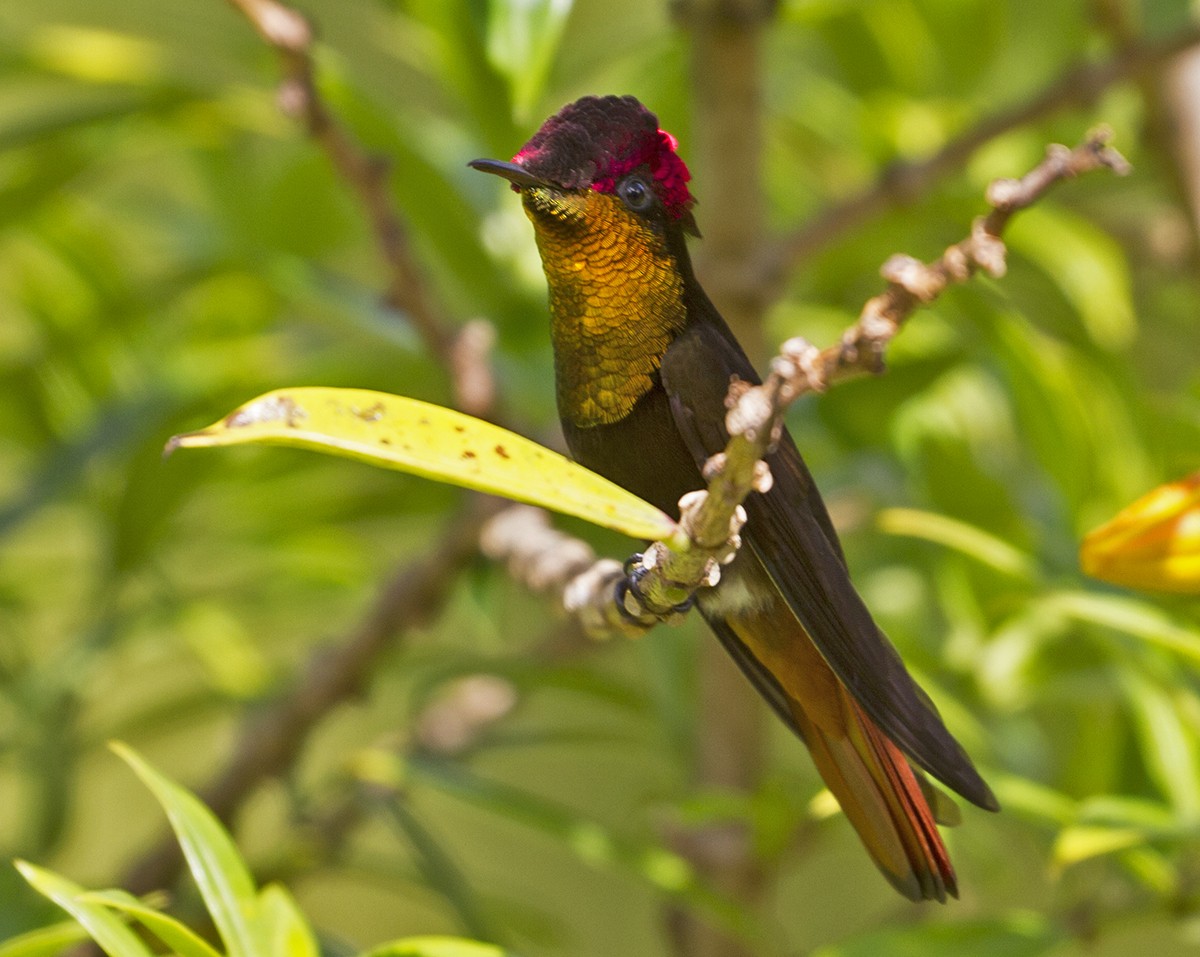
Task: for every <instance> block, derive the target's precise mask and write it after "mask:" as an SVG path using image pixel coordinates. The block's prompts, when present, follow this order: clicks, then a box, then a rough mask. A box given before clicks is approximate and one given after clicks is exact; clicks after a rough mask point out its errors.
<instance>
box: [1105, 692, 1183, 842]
mask: <svg viewBox="0 0 1200 957" xmlns="http://www.w3.org/2000/svg"><path fill="white" fill-rule="evenodd" d="M1120 682H1121V686H1122V687H1123V688H1124V690H1125V696H1126V700H1127V701H1128V702H1129V705H1130V707H1131V708H1132V710H1133V715H1134V719H1135V721H1134V724H1135V727H1136V728H1137V734H1138V740H1139V742H1140V744H1141V748H1140V750H1141V753H1142V760H1143V761H1145V763H1146V770H1147V771H1148V772H1149V775H1150V777H1151V779H1152V780H1153V781H1154V783H1155V784H1156V785H1158V787H1159V789H1160V790H1161V791H1162V793H1163V794H1165V795H1166V796H1167V797H1168V798H1169V799H1170V801H1171V804H1172V805H1173V806H1174V807H1175V809H1176V811H1177V812H1178V813H1179V814H1180V815H1182V816H1183V817H1185V818H1192V819H1194V818H1196V817H1197V814H1198V813H1200V756H1198V755H1197V753H1196V740H1195V736H1194V734H1193V732H1192V730H1191V728H1190V726H1189V723H1188V721H1187V719H1186V718H1185V717H1184V715H1183V714H1181V713H1180V710H1181V709H1180V708H1179V707H1178V706H1177V704H1176V702H1175V701H1173V700H1172V698H1171V696H1170V695H1169V694H1168V693H1167V691H1166V690H1165V689H1164V688H1162V687H1160V686H1159V685H1158V684H1157V683H1155V682H1153V681H1150V680H1148V679H1146V678H1145V677H1143V676H1142V675H1139V674H1137V673H1135V672H1132V671H1122V672H1121V674H1120Z"/></svg>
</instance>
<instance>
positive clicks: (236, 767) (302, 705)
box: [121, 496, 500, 894]
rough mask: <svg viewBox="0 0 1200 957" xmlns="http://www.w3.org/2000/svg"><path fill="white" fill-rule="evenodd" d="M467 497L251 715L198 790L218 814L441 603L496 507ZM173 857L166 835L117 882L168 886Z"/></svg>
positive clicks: (276, 764) (284, 758)
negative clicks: (431, 542)
mask: <svg viewBox="0 0 1200 957" xmlns="http://www.w3.org/2000/svg"><path fill="white" fill-rule="evenodd" d="M472 501H473V507H472V508H470V509H468V510H467V511H465V512H464V513H463V514H461V515H460V516H458V517H457V518H455V519H454V520H453V521H452V522H451V523H450V524H449V526H448V527H447V528H446V530H445V531H444V532H443V534H442V537H441V538H440V539H439V541H438V542H437V544H436V545H435V546H434V547H433V549H432V550H431V551H430V552H429V553H428V554H427V555H425V556H424V557H423V558H421V559H419V560H417V561H415V562H413V563H412V564H410V565H408V566H406V567H405V568H402V569H401V570H400V571H399V572H398V573H397V574H396V575H394V576H393V577H392V579H391V580H390V581H389V582H388V583H387V584H386V585H385V586H384V588H383V591H382V592H381V594H380V595H379V597H378V599H377V600H376V602H375V605H374V606H373V607H372V608H371V610H370V611H369V613H368V614H367V615H366V616H365V617H364V618H363V620H362V621H361V622H360V623H359V624H358V625H357V626H356V627H355V628H354V630H353V631H351V632H350V633H349V634H348V635H347V636H346V637H345V638H344V639H343V640H342V641H341V642H340V643H339V644H337V645H335V646H333V647H330V648H323V649H319V650H317V651H315V652H314V653H313V654H312V655H311V657H310V658H309V662H308V666H307V668H306V669H305V671H304V673H303V675H302V676H301V677H300V678H298V679H297V680H296V681H295V682H294V683H293V684H292V685H291V686H290V687H289V688H287V689H286V690H285V691H284V692H283V693H282V694H280V695H279V697H278V698H276V700H275V702H274V703H273V704H271V705H268V706H266V707H264V708H263V709H262V710H261V711H260V712H258V713H257V714H256V715H254V716H253V717H251V719H250V720H249V721H248V723H247V725H246V727H245V728H244V729H243V731H242V733H241V735H240V736H239V739H238V744H237V748H236V750H235V752H234V754H233V756H232V757H231V758H230V759H229V761H228V763H227V764H226V765H225V767H224V769H222V770H221V771H220V772H218V773H217V774H216V775H215V776H214V777H213V778H212V780H211V781H210V782H209V783H208V784H207V785H206V786H204V787H203V788H201V789H200V792H199V793H200V797H201V798H202V800H203V801H204V802H205V803H206V804H207V805H208V806H209V807H210V808H211V809H212V810H213V812H214V813H215V814H216V815H217V817H219V818H220V819H221V820H222V821H224V822H226V823H229V822H230V821H231V820H232V819H233V817H234V815H235V814H236V812H237V810H238V809H239V808H240V807H241V805H242V803H243V802H244V801H245V800H246V798H247V797H248V796H249V795H250V794H251V793H252V792H253V790H254V789H255V788H256V787H257V786H258V785H259V784H261V783H262V782H263V781H264V780H266V779H267V778H270V777H273V776H275V775H278V774H282V773H283V772H285V771H286V770H287V769H288V768H290V767H291V766H292V764H293V763H294V762H295V760H296V758H297V756H298V755H299V753H300V750H301V749H302V748H303V746H304V745H305V743H306V742H307V741H308V737H309V735H310V734H311V732H312V731H313V729H314V728H315V727H316V725H317V723H318V722H319V721H320V720H321V719H322V718H323V717H324V716H325V715H327V714H328V713H329V712H330V710H332V709H333V708H334V707H335V706H336V705H338V704H340V703H342V702H345V701H348V700H350V699H352V698H354V697H355V696H357V695H359V694H361V693H362V690H363V687H364V685H365V684H366V682H367V680H368V679H369V678H370V675H371V672H372V669H373V668H374V666H375V664H376V663H377V661H378V660H379V658H380V656H381V655H382V654H383V653H384V651H386V650H387V649H389V648H391V647H393V645H394V639H395V637H396V636H397V635H398V634H404V633H405V632H407V631H408V630H410V629H412V628H413V627H414V626H420V625H421V624H423V623H425V622H427V621H429V620H430V619H431V618H433V617H434V616H435V615H436V614H437V613H438V612H439V611H440V610H441V608H442V605H443V604H444V603H445V600H446V597H447V595H448V594H449V592H450V589H451V587H452V586H453V584H454V582H455V580H456V579H457V576H458V574H459V573H460V572H461V571H462V570H463V569H465V568H466V566H467V565H468V564H469V563H470V561H471V560H472V559H473V558H474V557H475V555H476V554H477V553H478V541H479V532H480V529H481V528H482V527H483V525H484V523H485V522H486V520H487V518H488V517H489V516H490V515H491V514H493V513H494V512H495V511H496V510H497V509H498V508H499V507H500V503H499V502H498V501H497V500H495V499H487V498H484V497H482V496H477V497H475V498H474V499H473V500H472ZM180 864H181V858H180V852H179V847H178V845H177V844H176V842H175V841H174V840H173V839H171V838H170V837H166V838H164V839H163V840H161V841H160V842H158V844H157V845H155V847H154V848H152V849H151V850H150V851H149V852H148V853H147V854H146V855H144V856H143V857H142V858H141V859H140V860H139V861H137V862H136V863H135V864H134V865H133V866H132V867H131V868H130V870H129V871H128V873H127V874H126V876H125V879H124V880H123V881H122V884H121V886H122V887H125V888H126V889H127V890H129V891H130V892H131V893H134V894H145V893H148V892H149V891H152V890H156V889H158V888H163V887H168V886H169V885H170V884H171V883H172V881H173V880H174V878H175V876H176V875H177V873H178V870H179V866H180Z"/></svg>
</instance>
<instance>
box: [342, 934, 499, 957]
mask: <svg viewBox="0 0 1200 957" xmlns="http://www.w3.org/2000/svg"><path fill="white" fill-rule="evenodd" d="M361 957H515V955H514V954H513V953H512V951H509V950H504V949H503V948H502V947H497V946H496V945H495V944H483V943H480V942H479V941H477V940H467V939H465V938H462V937H405V938H404V939H403V940H394V941H392V942H391V943H390V944H383V945H382V946H380V947H376V948H375V949H373V950H369V951H367V952H366V953H365V954H363V955H361Z"/></svg>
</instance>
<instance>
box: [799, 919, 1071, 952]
mask: <svg viewBox="0 0 1200 957" xmlns="http://www.w3.org/2000/svg"><path fill="white" fill-rule="evenodd" d="M1065 936H1066V934H1065V932H1064V930H1063V929H1062V928H1061V927H1059V926H1058V925H1057V924H1055V923H1053V922H1052V921H1050V920H1049V919H1048V918H1046V917H1043V916H1042V915H1040V914H1033V913H1024V912H1021V913H1016V914H1010V915H1007V916H1005V917H1001V918H998V919H991V920H972V921H955V922H953V923H945V924H918V925H915V926H907V927H900V928H896V929H892V930H884V931H877V932H875V933H870V934H863V935H862V936H860V937H854V938H851V939H850V940H848V941H844V942H842V943H840V944H834V945H833V946H832V947H822V948H820V949H819V950H817V951H814V952H813V955H812V957H879V955H881V954H886V955H887V957H961V955H963V954H970V955H971V957H1038V955H1040V954H1046V953H1049V952H1050V951H1052V950H1054V949H1055V948H1056V947H1057V946H1058V945H1059V944H1060V943H1061V942H1062V940H1063V939H1064V937H1065Z"/></svg>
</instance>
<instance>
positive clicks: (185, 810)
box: [111, 742, 263, 957]
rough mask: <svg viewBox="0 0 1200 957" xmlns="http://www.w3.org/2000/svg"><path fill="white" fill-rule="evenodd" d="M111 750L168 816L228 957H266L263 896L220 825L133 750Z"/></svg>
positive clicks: (118, 745)
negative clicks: (258, 922) (260, 915)
mask: <svg viewBox="0 0 1200 957" xmlns="http://www.w3.org/2000/svg"><path fill="white" fill-rule="evenodd" d="M111 747H112V749H113V750H114V751H115V752H116V753H117V754H118V755H120V757H121V758H122V759H123V760H124V761H125V762H126V763H127V764H128V765H129V766H130V767H131V768H133V770H134V772H136V774H137V776H138V777H140V778H141V779H142V781H143V782H144V783H145V785H146V786H147V787H148V788H149V789H150V790H151V791H152V792H153V793H154V796H155V797H156V798H157V799H158V802H159V804H161V805H162V806H163V810H165V811H166V812H167V818H168V819H169V820H170V822H171V828H172V829H173V830H174V831H175V836H176V838H177V839H178V840H179V846H180V847H181V848H182V850H183V855H184V857H185V858H186V859H187V862H188V868H189V869H190V870H191V872H192V877H193V878H194V879H195V881H196V885H197V886H198V887H199V888H200V894H201V896H202V897H203V898H204V903H205V905H206V906H207V907H208V912H209V915H210V916H211V917H212V920H213V923H214V924H215V925H216V927H217V930H218V931H219V932H220V934H221V940H223V941H224V942H225V947H226V949H227V950H228V952H229V957H261V954H262V953H263V950H262V949H261V947H260V946H259V944H260V943H261V942H262V941H261V935H259V934H256V930H258V928H256V927H255V926H254V918H255V917H256V916H257V911H258V892H257V890H256V888H255V886H254V880H253V879H252V878H251V876H250V872H249V871H248V870H247V869H246V865H245V863H244V862H243V861H242V857H241V854H239V853H238V850H237V848H236V847H235V846H234V844H233V841H232V840H231V839H230V837H229V834H228V832H226V830H225V828H224V827H223V826H222V825H221V822H220V821H218V820H217V818H216V816H215V815H214V814H213V813H212V811H210V810H209V809H208V808H207V807H205V806H204V805H203V804H202V803H201V802H200V800H199V799H198V798H197V797H196V796H195V795H193V794H192V793H191V792H189V791H187V790H185V789H184V788H182V787H180V786H179V785H178V784H176V783H175V782H174V781H172V780H170V779H169V778H167V777H165V776H163V775H162V774H160V773H159V772H158V771H156V770H155V769H154V768H152V767H151V766H150V765H149V764H147V763H146V762H145V761H144V760H143V759H142V758H141V757H140V756H139V755H138V754H136V753H135V752H134V751H133V750H131V749H130V748H128V747H127V746H125V745H123V744H121V743H119V742H114V743H113V744H112V745H111Z"/></svg>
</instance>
